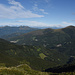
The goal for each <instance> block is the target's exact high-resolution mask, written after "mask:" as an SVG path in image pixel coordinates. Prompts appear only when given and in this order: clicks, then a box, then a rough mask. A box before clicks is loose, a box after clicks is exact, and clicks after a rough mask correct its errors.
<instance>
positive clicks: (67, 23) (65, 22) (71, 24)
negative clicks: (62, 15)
mask: <svg viewBox="0 0 75 75" xmlns="http://www.w3.org/2000/svg"><path fill="white" fill-rule="evenodd" d="M62 23H63V24H67V25H73V23H68V22H62Z"/></svg>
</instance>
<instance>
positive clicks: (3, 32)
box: [0, 26, 38, 38]
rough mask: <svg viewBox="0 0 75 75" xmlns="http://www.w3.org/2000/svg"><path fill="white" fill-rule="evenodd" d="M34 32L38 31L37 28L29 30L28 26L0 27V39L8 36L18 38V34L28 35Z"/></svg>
mask: <svg viewBox="0 0 75 75" xmlns="http://www.w3.org/2000/svg"><path fill="white" fill-rule="evenodd" d="M35 30H38V28H31V27H28V26H19V27H10V26H4V27H0V37H1V38H3V37H6V36H8V35H11V36H18V35H20V34H23V33H28V32H31V31H35Z"/></svg>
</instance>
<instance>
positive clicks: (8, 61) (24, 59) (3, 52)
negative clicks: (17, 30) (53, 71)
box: [0, 39, 68, 70]
mask: <svg viewBox="0 0 75 75" xmlns="http://www.w3.org/2000/svg"><path fill="white" fill-rule="evenodd" d="M12 61H13V62H12ZM67 61H68V56H66V55H64V54H63V53H60V52H58V51H56V50H51V49H46V48H44V47H42V46H26V45H23V46H20V45H16V44H13V43H10V42H8V41H5V40H3V39H0V63H1V64H3V63H4V64H5V65H6V66H13V65H18V64H20V63H27V64H30V66H31V67H32V68H33V69H37V70H43V69H46V68H49V67H54V66H58V65H64V64H66V62H67Z"/></svg>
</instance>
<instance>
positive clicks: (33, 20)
mask: <svg viewBox="0 0 75 75" xmlns="http://www.w3.org/2000/svg"><path fill="white" fill-rule="evenodd" d="M69 25H74V26H75V0H0V26H30V27H66V26H69Z"/></svg>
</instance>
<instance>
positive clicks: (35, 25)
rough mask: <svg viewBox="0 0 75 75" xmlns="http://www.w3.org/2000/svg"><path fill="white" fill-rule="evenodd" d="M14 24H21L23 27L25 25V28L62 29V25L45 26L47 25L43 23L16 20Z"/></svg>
mask: <svg viewBox="0 0 75 75" xmlns="http://www.w3.org/2000/svg"><path fill="white" fill-rule="evenodd" d="M16 22H18V23H23V25H27V26H30V27H63V26H62V25H56V24H47V23H44V22H38V21H29V20H18V21H16Z"/></svg>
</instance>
